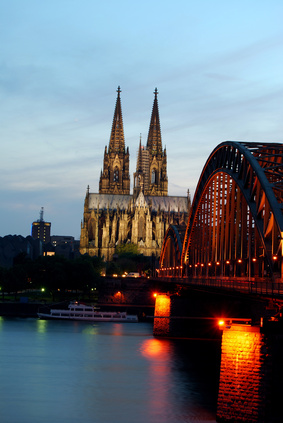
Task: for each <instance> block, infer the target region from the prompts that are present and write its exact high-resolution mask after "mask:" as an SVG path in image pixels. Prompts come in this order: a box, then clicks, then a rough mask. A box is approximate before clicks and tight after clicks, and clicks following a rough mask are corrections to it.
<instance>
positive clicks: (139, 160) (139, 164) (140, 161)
mask: <svg viewBox="0 0 283 423" xmlns="http://www.w3.org/2000/svg"><path fill="white" fill-rule="evenodd" d="M142 171H143V168H142V145H141V134H140V145H139V151H138V158H137V172H142Z"/></svg>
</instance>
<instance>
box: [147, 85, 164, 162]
mask: <svg viewBox="0 0 283 423" xmlns="http://www.w3.org/2000/svg"><path fill="white" fill-rule="evenodd" d="M157 94H158V91H157V88H155V90H154V101H153V107H152V113H151V119H150V125H149V131H148V138H147V145H146V148H147V150H148V151H149V154H150V155H152V156H156V155H157V154H162V141H161V129H160V120H159V111H158V101H157Z"/></svg>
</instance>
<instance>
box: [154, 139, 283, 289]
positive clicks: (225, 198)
mask: <svg viewBox="0 0 283 423" xmlns="http://www.w3.org/2000/svg"><path fill="white" fill-rule="evenodd" d="M176 231H177V232H178V229H177V228H173V227H172V228H170V227H169V229H168V231H167V233H166V235H165V238H164V242H163V246H162V251H161V256H160V266H159V267H160V268H159V276H166V277H168V276H175V277H183V278H184V277H189V278H217V277H218V278H219V277H221V278H222V279H223V278H224V279H225V278H229V279H238V280H239V279H241V278H242V279H246V280H255V279H256V278H257V279H260V278H264V279H268V278H269V279H272V280H273V281H275V280H278V281H279V282H280V281H281V282H283V260H282V255H283V144H275V143H246V142H236V141H226V142H223V143H221V144H219V145H218V146H217V147H216V148H215V149H214V150H213V151H212V153H211V155H210V156H209V158H208V160H207V162H206V164H205V166H204V168H203V171H202V173H201V176H200V179H199V182H198V185H197V189H196V192H195V196H194V200H193V204H192V208H191V212H190V217H189V221H188V224H187V227H186V231H185V234H184V239H183V242H182V247H181V248H180V242H181V238H182V237H181V236H180V234H179V235H177V234H176ZM172 255H173V257H172ZM180 269H181V272H180Z"/></svg>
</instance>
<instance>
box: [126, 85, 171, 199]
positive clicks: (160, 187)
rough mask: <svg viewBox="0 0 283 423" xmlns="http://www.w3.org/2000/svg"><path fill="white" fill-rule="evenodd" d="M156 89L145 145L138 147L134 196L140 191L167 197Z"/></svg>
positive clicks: (165, 159)
mask: <svg viewBox="0 0 283 423" xmlns="http://www.w3.org/2000/svg"><path fill="white" fill-rule="evenodd" d="M157 94H158V92H157V88H155V91H154V102H153V107H152V113H151V119H150V125H149V131H148V138H147V145H146V148H144V147H143V146H142V145H141V141H140V145H139V151H138V159H137V168H136V172H135V173H134V196H136V197H137V196H138V194H139V192H140V191H142V192H143V193H144V195H150V196H167V195H168V178H167V156H166V149H164V150H163V149H162V140H161V129H160V120H159V111H158V102H157Z"/></svg>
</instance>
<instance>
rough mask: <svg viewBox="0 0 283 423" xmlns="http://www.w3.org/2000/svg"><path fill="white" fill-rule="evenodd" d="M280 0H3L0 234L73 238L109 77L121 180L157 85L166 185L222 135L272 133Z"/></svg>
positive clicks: (101, 135) (103, 121) (282, 106)
mask: <svg viewBox="0 0 283 423" xmlns="http://www.w3.org/2000/svg"><path fill="white" fill-rule="evenodd" d="M282 22H283V2H282V0H269V1H268V2H267V1H266V0H237V1H227V0H226V1H224V0H215V1H212V0H199V1H191V0H176V1H174V2H172V1H170V2H169V1H167V0H162V1H161V0H151V1H149V0H144V1H142V2H135V1H133V0H120V1H114V0H108V1H100V2H98V1H97V0H48V1H43V0H9V1H7V0H6V1H2V2H1V13H0V39H1V43H0V95H1V102H0V140H1V181H2V183H1V185H0V190H1V191H0V198H1V202H0V236H5V235H8V234H17V235H23V236H27V235H30V228H31V223H32V221H34V220H37V219H38V218H39V212H40V208H41V207H44V219H45V220H46V221H50V222H51V234H52V235H72V236H74V237H75V238H76V239H79V235H80V222H81V219H82V217H83V203H84V197H85V192H86V188H87V185H89V186H90V191H91V192H98V182H99V175H100V170H101V168H102V165H103V153H104V147H105V145H108V143H109V137H110V130H111V126H112V119H113V113H114V107H115V102H116V95H117V93H116V90H117V87H118V85H120V86H121V90H122V93H121V101H122V111H123V121H124V132H125V140H126V146H128V147H129V149H130V163H131V165H130V171H131V184H132V181H133V172H134V171H135V166H136V157H137V149H138V144H139V137H140V134H142V141H143V143H144V144H146V140H147V133H148V128H149V121H150V115H151V110H152V104H153V99H154V95H153V91H154V89H155V87H157V88H158V91H159V95H158V102H159V113H160V120H161V131H162V142H163V147H165V146H166V148H167V160H168V162H167V171H168V179H169V195H181V196H185V195H186V192H187V189H190V191H191V193H192V195H193V194H194V190H195V187H196V185H197V182H198V179H199V176H200V173H201V171H202V168H203V166H204V164H205V162H206V160H207V158H208V156H209V154H210V153H211V151H212V150H213V149H214V148H215V147H216V146H217V144H219V143H221V142H223V141H226V140H237V141H249V142H252V141H255V142H256V141H264V142H281V143H282V142H283V116H282V113H283V101H282V100H283V25H282Z"/></svg>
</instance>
